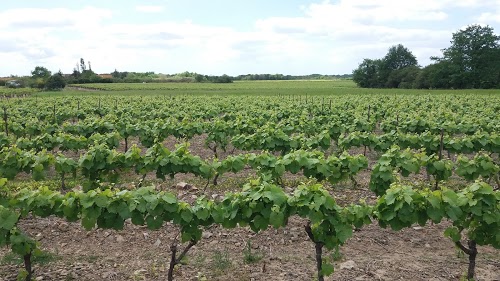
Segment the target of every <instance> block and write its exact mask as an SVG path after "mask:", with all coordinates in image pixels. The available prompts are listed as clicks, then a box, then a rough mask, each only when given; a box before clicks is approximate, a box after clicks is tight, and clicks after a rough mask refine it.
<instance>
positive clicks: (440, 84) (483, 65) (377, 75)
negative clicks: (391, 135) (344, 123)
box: [353, 25, 500, 89]
mask: <svg viewBox="0 0 500 281" xmlns="http://www.w3.org/2000/svg"><path fill="white" fill-rule="evenodd" d="M499 41H500V36H498V35H496V34H495V33H494V32H493V28H491V27H489V26H480V25H471V26H468V27H467V28H465V29H463V30H460V31H458V32H456V33H454V34H453V39H452V40H451V46H450V47H448V48H445V49H443V50H442V52H443V55H442V56H441V57H431V60H432V61H433V62H434V63H432V64H430V65H428V66H426V67H420V66H419V65H418V62H417V59H416V57H415V56H414V55H413V54H412V53H411V51H410V50H408V49H407V48H405V47H404V46H403V45H401V44H400V45H396V46H392V47H391V48H390V49H389V51H388V53H387V54H386V55H385V56H384V57H383V58H381V59H364V60H363V62H362V63H361V64H360V65H359V66H358V68H357V69H355V70H354V71H353V80H354V82H356V84H358V86H360V87H362V88H415V89H433V88H434V89H491V88H500V45H499Z"/></svg>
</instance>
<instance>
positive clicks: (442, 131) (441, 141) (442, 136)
mask: <svg viewBox="0 0 500 281" xmlns="http://www.w3.org/2000/svg"><path fill="white" fill-rule="evenodd" d="M443 138H444V129H443V128H441V140H440V143H439V160H441V159H443ZM438 185H439V181H438V180H437V179H436V187H435V189H436V190H437V189H438Z"/></svg>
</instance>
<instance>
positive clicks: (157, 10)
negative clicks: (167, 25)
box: [135, 6, 165, 13]
mask: <svg viewBox="0 0 500 281" xmlns="http://www.w3.org/2000/svg"><path fill="white" fill-rule="evenodd" d="M135 10H136V11H138V12H143V13H160V12H163V10H165V7H163V6H137V7H135Z"/></svg>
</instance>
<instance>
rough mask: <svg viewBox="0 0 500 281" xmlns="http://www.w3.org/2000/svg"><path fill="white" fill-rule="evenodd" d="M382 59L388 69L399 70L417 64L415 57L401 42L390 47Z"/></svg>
mask: <svg viewBox="0 0 500 281" xmlns="http://www.w3.org/2000/svg"><path fill="white" fill-rule="evenodd" d="M383 61H384V67H385V68H386V69H389V70H399V69H403V68H405V67H409V66H417V65H418V63H417V58H416V57H415V56H414V55H413V54H412V53H411V51H410V50H408V48H406V47H405V46H403V45H401V44H398V45H395V46H392V47H390V48H389V51H388V52H387V54H386V55H385V57H384V58H383Z"/></svg>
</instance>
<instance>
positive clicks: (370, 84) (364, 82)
mask: <svg viewBox="0 0 500 281" xmlns="http://www.w3.org/2000/svg"><path fill="white" fill-rule="evenodd" d="M383 64H384V63H383V61H382V60H380V59H376V60H372V59H364V60H363V62H362V63H360V64H359V66H358V68H356V69H355V70H354V71H353V72H352V74H353V76H352V80H353V81H354V82H356V84H358V86H360V87H362V88H380V87H383V84H384V81H381V79H380V73H381V71H382V67H383Z"/></svg>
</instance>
